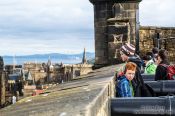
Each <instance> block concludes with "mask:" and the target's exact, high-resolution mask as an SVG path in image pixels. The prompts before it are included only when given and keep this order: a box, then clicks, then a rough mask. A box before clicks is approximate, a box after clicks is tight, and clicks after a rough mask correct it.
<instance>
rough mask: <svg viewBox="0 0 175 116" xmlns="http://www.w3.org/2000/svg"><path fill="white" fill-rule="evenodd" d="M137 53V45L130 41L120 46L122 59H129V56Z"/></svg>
mask: <svg viewBox="0 0 175 116" xmlns="http://www.w3.org/2000/svg"><path fill="white" fill-rule="evenodd" d="M134 54H135V46H134V45H132V44H129V43H126V44H125V45H123V46H122V47H121V48H120V55H121V59H122V61H127V60H128V57H129V56H133V55H134Z"/></svg>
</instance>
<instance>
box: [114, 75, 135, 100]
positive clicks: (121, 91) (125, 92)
mask: <svg viewBox="0 0 175 116" xmlns="http://www.w3.org/2000/svg"><path fill="white" fill-rule="evenodd" d="M116 91H117V93H118V96H119V97H133V95H132V88H131V86H130V83H129V80H128V79H127V78H126V77H125V76H124V75H123V76H119V77H118V78H117V86H116Z"/></svg>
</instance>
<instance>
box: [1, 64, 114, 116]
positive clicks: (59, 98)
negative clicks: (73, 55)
mask: <svg viewBox="0 0 175 116" xmlns="http://www.w3.org/2000/svg"><path fill="white" fill-rule="evenodd" d="M115 68H116V66H110V67H104V68H101V69H98V70H94V71H93V72H92V73H90V74H87V75H86V78H82V79H78V80H74V81H72V82H68V83H64V84H60V85H58V86H55V87H51V88H50V89H48V90H47V91H45V94H41V95H38V96H34V97H27V98H25V99H22V100H20V101H18V102H17V103H15V104H13V105H11V106H8V107H6V108H3V109H1V110H0V114H1V116H10V115H15V116H24V115H25V116H109V115H110V109H109V108H110V107H109V106H110V105H109V100H110V98H111V97H114V94H115V91H114V90H115V87H114V76H113V75H114V70H115ZM84 77H85V76H84Z"/></svg>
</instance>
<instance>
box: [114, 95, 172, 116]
mask: <svg viewBox="0 0 175 116" xmlns="http://www.w3.org/2000/svg"><path fill="white" fill-rule="evenodd" d="M135 115H137V116H138V115H139V116H143V115H144V116H160V115H161V116H165V115H166V116H174V115H175V97H174V96H164V97H135V98H132V97H131V98H129V97H128V98H126V97H124V98H113V99H111V116H135Z"/></svg>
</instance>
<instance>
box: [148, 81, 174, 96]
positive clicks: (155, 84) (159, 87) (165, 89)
mask: <svg viewBox="0 0 175 116" xmlns="http://www.w3.org/2000/svg"><path fill="white" fill-rule="evenodd" d="M145 83H146V84H147V85H149V86H150V87H151V88H152V89H153V90H154V92H155V93H156V94H157V96H162V95H168V94H169V95H170V94H175V80H161V81H145Z"/></svg>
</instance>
